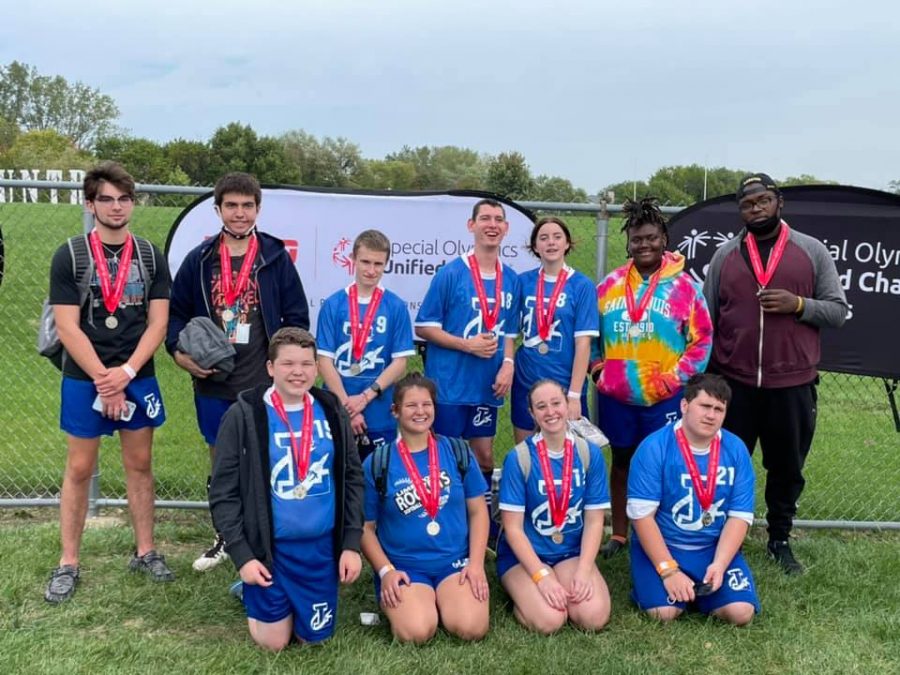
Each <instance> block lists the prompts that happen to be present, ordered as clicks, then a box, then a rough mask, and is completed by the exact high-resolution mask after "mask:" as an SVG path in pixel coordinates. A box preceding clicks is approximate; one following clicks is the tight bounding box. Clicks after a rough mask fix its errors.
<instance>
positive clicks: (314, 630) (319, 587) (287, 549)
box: [243, 534, 338, 642]
mask: <svg viewBox="0 0 900 675" xmlns="http://www.w3.org/2000/svg"><path fill="white" fill-rule="evenodd" d="M333 546H334V540H333V538H332V536H331V535H330V534H329V535H327V536H324V537H320V538H318V539H314V540H311V541H280V540H279V541H276V542H275V553H274V558H275V564H274V569H272V570H269V571H270V572H271V573H272V585H271V586H269V587H267V588H263V587H262V586H256V585H251V584H244V598H243V601H244V608H245V609H246V610H247V618H248V619H256V620H257V621H262V622H264V623H275V622H276V621H281V620H282V619H286V618H287V617H289V616H293V618H294V634H295V635H296V636H297V637H298V638H300V639H301V640H303V641H304V642H321V641H323V640H327V639H328V638H330V637H331V636H332V635H333V634H334V629H335V626H336V624H337V602H338V580H337V569H336V565H335V560H334V550H333Z"/></svg>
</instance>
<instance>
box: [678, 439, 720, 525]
mask: <svg viewBox="0 0 900 675" xmlns="http://www.w3.org/2000/svg"><path fill="white" fill-rule="evenodd" d="M675 440H677V441H678V449H679V450H681V456H682V457H683V458H684V463H685V464H687V470H688V473H689V474H690V476H691V483H693V485H694V492H696V493H697V501H698V502H700V508H701V509H703V510H704V511H709V507H711V506H712V503H713V499H714V498H715V496H716V474H717V473H718V471H719V449H720V448H721V447H722V442H721V440H720V439H719V435H718V434H716V435H715V436H714V437H713V439H712V443H710V446H709V465H708V466H707V468H706V485H705V486H704V485H703V484H702V483H701V482H700V470H699V469H698V468H697V460H696V459H694V453H693V452H691V446H690V444H689V443H688V439H687V436H685V435H684V429H682V428H681V427H678V428H677V429H676V430H675Z"/></svg>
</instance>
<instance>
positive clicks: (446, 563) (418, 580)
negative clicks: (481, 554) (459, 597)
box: [372, 554, 469, 602]
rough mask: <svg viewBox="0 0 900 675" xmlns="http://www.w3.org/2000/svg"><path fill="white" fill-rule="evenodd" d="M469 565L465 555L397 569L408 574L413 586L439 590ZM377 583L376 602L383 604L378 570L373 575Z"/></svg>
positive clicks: (400, 566)
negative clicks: (442, 583) (417, 585)
mask: <svg viewBox="0 0 900 675" xmlns="http://www.w3.org/2000/svg"><path fill="white" fill-rule="evenodd" d="M468 564H469V557H468V556H467V555H465V554H463V555H461V556H457V557H454V558H447V559H445V560H437V561H433V562H417V563H416V564H415V565H397V569H398V570H400V571H401V572H406V575H407V576H408V577H409V583H411V584H425V585H426V586H428V587H429V588H433V589H437V587H438V586H440V585H441V582H442V581H443V580H444V579H446V578H447V577H449V576H453V575H454V574H456V573H457V572H462V571H463V569H465V567H466V565H468ZM372 579H373V580H374V582H375V602H381V579H380V578H379V577H378V570H375V574H373V575H372Z"/></svg>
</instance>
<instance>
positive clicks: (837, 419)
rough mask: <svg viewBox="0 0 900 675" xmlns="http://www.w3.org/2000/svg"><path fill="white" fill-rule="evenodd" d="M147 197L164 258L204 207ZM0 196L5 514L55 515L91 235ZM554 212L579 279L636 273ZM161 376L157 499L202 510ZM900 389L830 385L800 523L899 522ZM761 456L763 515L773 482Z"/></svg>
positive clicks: (9, 187)
mask: <svg viewBox="0 0 900 675" xmlns="http://www.w3.org/2000/svg"><path fill="white" fill-rule="evenodd" d="M57 187H58V186H57ZM142 187H143V190H142V191H141V194H140V198H139V202H138V205H137V206H136V207H135V212H134V216H133V219H132V229H133V231H134V232H136V233H137V234H139V235H141V236H144V237H147V238H148V239H150V240H151V241H153V242H154V243H155V244H157V246H159V247H160V248H163V246H164V244H165V241H166V236H167V234H168V232H169V228H170V227H171V225H172V223H173V222H174V220H175V219H176V217H177V216H178V214H179V213H180V211H181V209H182V208H183V207H184V206H185V205H186V204H187V203H189V202H190V201H191V199H192V198H193V197H192V196H190V195H189V194H185V190H184V189H182V190H181V191H180V192H179V193H175V192H174V191H172V190H170V189H167V188H161V187H155V186H142ZM27 190H32V191H30V192H27V193H26V191H27ZM0 191H2V192H0V195H2V197H3V200H0V234H2V236H0V261H2V267H0V269H2V277H0V326H2V332H0V336H2V337H0V363H2V364H3V374H2V378H0V429H2V434H0V505H4V506H12V505H27V504H39V503H48V504H52V503H56V500H57V499H58V495H59V489H60V484H61V482H62V473H63V469H64V467H65V460H66V451H65V440H64V436H63V433H62V432H61V431H60V430H59V424H58V418H59V389H60V386H59V383H60V376H59V373H58V371H57V370H56V369H55V368H54V366H53V365H52V364H51V363H50V362H49V361H48V360H46V359H43V358H41V357H40V356H38V354H37V352H36V350H35V336H36V332H37V325H38V317H39V315H40V309H41V303H42V301H43V299H44V298H45V297H46V295H47V288H48V280H49V262H50V258H51V256H52V255H53V252H54V251H55V250H56V248H57V247H58V246H59V245H60V244H61V243H62V242H63V241H64V240H65V239H66V237H69V236H72V235H74V234H78V233H79V232H81V231H83V225H82V213H83V209H82V206H81V205H79V204H78V203H71V202H70V197H69V193H68V192H67V191H65V190H59V191H58V193H57V197H56V202H57V203H50V202H51V196H50V191H49V189H40V190H39V189H38V188H26V187H23V184H22V183H20V182H17V181H6V182H4V181H0ZM197 192H200V190H197ZM26 200H27V201H26ZM535 206H537V205H535ZM610 210H614V209H610ZM554 212H556V213H559V214H561V215H563V217H564V218H565V219H566V221H567V222H568V224H569V225H570V227H571V228H572V231H573V234H574V237H575V241H576V248H575V250H574V251H573V252H572V253H571V254H570V258H569V262H570V264H571V265H573V266H574V267H575V268H577V269H579V270H581V271H582V272H584V273H585V274H587V275H588V276H589V277H591V278H592V279H597V278H598V265H597V260H598V258H599V257H601V256H605V257H606V259H607V260H608V262H607V264H606V265H605V266H603V267H604V269H612V268H613V267H615V266H617V265H620V264H622V263H623V262H624V261H625V240H624V236H623V235H622V234H621V233H620V232H619V227H618V224H617V221H616V220H615V219H612V220H609V221H608V223H607V221H605V220H603V221H598V216H597V215H596V214H591V213H585V212H584V211H583V210H579V211H578V212H570V211H569V210H568V209H566V208H563V207H562V206H561V205H554ZM601 222H602V227H600V225H601ZM607 224H608V230H609V233H608V239H607V235H606V229H607V228H606V226H607ZM598 236H599V237H601V238H600V239H598ZM607 244H608V247H607ZM535 264H537V261H535ZM412 367H415V364H414V365H413V366H412ZM156 368H157V376H158V378H159V381H160V386H161V388H162V391H163V397H164V400H165V405H166V409H167V413H168V419H167V421H166V423H165V424H164V425H163V426H162V427H161V428H160V429H159V430H158V431H157V433H156V436H155V439H154V448H153V454H154V462H153V465H154V473H155V477H156V491H157V498H158V499H159V500H160V501H161V502H162V503H163V504H169V505H187V504H186V503H188V502H192V503H193V502H202V501H203V500H204V499H205V498H206V494H205V492H206V491H205V485H206V476H207V474H208V472H209V456H208V453H207V450H206V445H205V444H204V442H203V439H202V438H201V437H200V435H199V432H198V431H197V428H196V423H195V418H194V406H193V398H192V393H191V386H190V379H189V377H188V375H187V374H186V373H185V372H184V371H182V370H180V369H179V368H177V367H176V366H175V365H174V363H173V362H172V360H171V359H170V358H169V356H168V355H167V354H166V353H165V352H164V350H160V351H159V352H158V353H157V355H156ZM891 386H893V387H896V382H890V381H889V382H885V381H883V380H881V379H879V378H866V377H856V376H849V375H843V374H837V373H823V375H822V382H821V386H820V388H819V417H818V419H819V423H818V431H817V434H816V440H815V443H814V446H813V450H812V452H811V454H810V457H809V460H808V463H807V472H806V473H807V489H806V491H805V492H804V494H803V498H802V502H801V504H800V510H799V513H798V517H799V518H801V519H804V520H816V521H852V522H857V523H858V522H873V521H876V522H879V523H883V524H888V523H894V524H895V525H897V521H900V435H898V434H897V432H896V430H895V420H894V417H893V415H894V414H895V413H894V412H893V411H892V409H891V405H890V404H889V399H888V389H889V388H890V387H891ZM886 387H887V389H886ZM500 420H501V422H500V428H499V429H498V436H497V440H496V452H497V456H498V460H499V458H501V457H502V455H503V454H504V453H505V451H506V449H507V448H509V447H511V446H512V430H511V428H510V425H509V416H508V413H507V412H505V411H504V412H501V417H500ZM118 448H119V446H118V440H117V439H104V441H103V443H102V445H101V453H100V465H99V492H100V495H101V497H102V498H103V499H102V500H101V503H103V501H104V500H106V499H114V500H116V499H124V496H125V480H124V475H123V472H122V467H121V459H120V457H119V450H118ZM756 455H757V456H756V460H755V461H756V462H757V469H758V471H759V474H758V475H759V476H760V480H759V481H758V483H759V495H758V500H757V503H758V504H759V506H758V511H759V513H760V514H762V512H763V511H764V503H763V501H762V486H763V484H764V480H763V479H762V478H763V476H764V472H763V470H762V467H761V466H759V464H758V463H759V456H758V455H759V453H756ZM196 505H197V506H200V504H196ZM844 524H846V523H844Z"/></svg>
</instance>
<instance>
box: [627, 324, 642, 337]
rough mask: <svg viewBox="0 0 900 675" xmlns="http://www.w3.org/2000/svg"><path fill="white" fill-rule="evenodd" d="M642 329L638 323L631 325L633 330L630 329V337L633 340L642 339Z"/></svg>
mask: <svg viewBox="0 0 900 675" xmlns="http://www.w3.org/2000/svg"><path fill="white" fill-rule="evenodd" d="M642 332H643V331H641V327H640V326H638V325H637V324H636V323H633V324H631V328H629V329H628V336H629V337H631V338H639V337H641V333H642Z"/></svg>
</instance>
